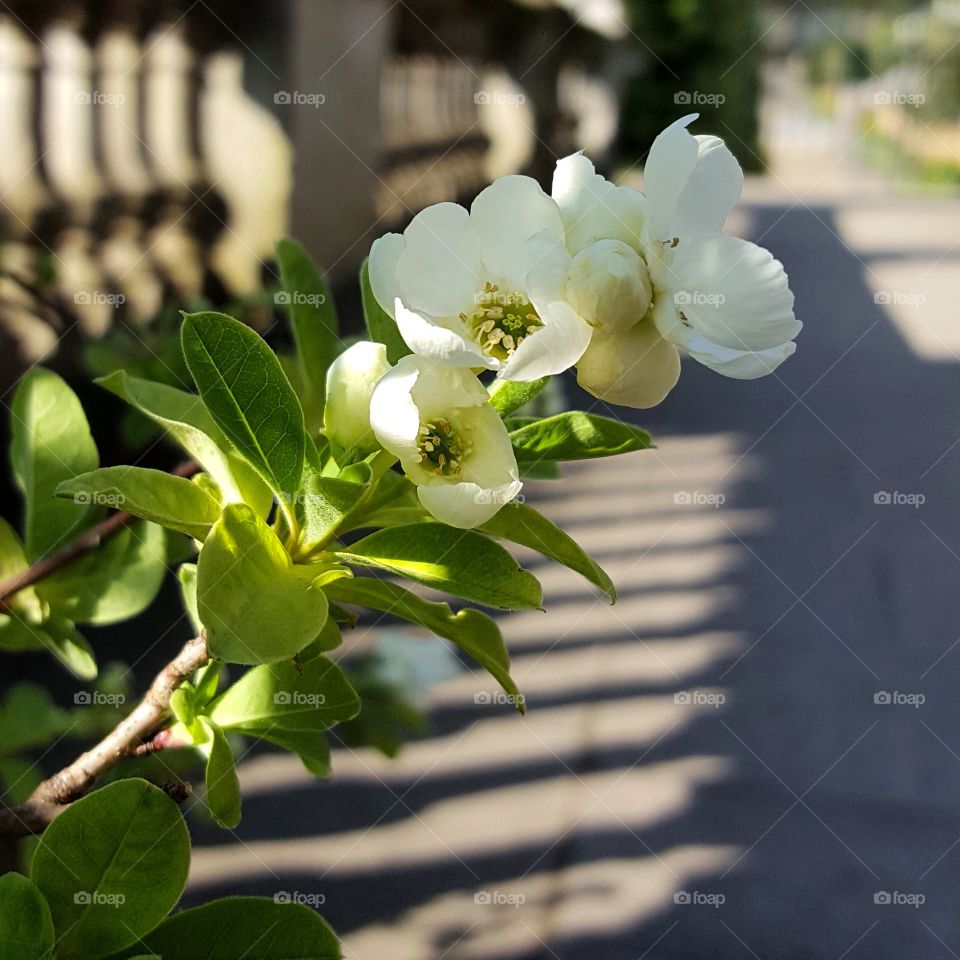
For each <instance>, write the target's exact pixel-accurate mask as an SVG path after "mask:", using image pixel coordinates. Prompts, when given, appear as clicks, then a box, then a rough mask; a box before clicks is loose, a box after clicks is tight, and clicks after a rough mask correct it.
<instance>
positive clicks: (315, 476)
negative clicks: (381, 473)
mask: <svg viewBox="0 0 960 960" xmlns="http://www.w3.org/2000/svg"><path fill="white" fill-rule="evenodd" d="M368 475H369V470H368ZM369 490H370V486H369V483H354V482H352V481H350V480H341V479H339V478H337V477H323V476H321V475H320V474H319V473H317V472H316V471H315V470H314V469H313V468H312V467H308V468H307V469H306V471H305V472H304V478H303V485H302V488H301V490H300V493H298V494H297V503H296V515H297V519H298V521H299V524H300V540H299V547H300V549H301V550H302V551H308V550H310V549H311V548H312V547H315V546H317V545H318V544H322V543H324V542H326V541H327V540H328V539H329V538H330V537H331V536H332V534H333V533H334V532H335V531H336V529H337V527H339V526H340V524H341V523H343V521H344V520H345V519H346V518H347V516H348V515H349V514H350V512H351V511H352V510H353V509H354V508H355V507H356V506H357V504H358V503H359V502H360V501H361V500H362V499H363V498H364V497H365V496H366V495H367V493H368V492H369Z"/></svg>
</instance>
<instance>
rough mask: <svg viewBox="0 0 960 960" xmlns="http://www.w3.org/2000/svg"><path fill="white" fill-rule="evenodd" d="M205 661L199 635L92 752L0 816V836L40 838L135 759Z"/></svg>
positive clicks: (203, 643) (203, 641)
mask: <svg viewBox="0 0 960 960" xmlns="http://www.w3.org/2000/svg"><path fill="white" fill-rule="evenodd" d="M209 661H210V654H209V652H208V651H207V638H206V634H205V633H204V631H202V630H201V631H200V635H199V636H197V637H194V638H193V639H192V640H190V641H189V642H188V643H186V644H185V645H184V647H183V649H182V650H181V651H180V653H178V654H177V656H176V657H175V658H174V659H173V660H171V661H170V663H168V664H167V665H166V666H165V667H164V668H163V670H161V671H160V673H158V674H157V676H156V677H155V678H154V681H153V683H152V684H151V685H150V689H149V690H148V691H147V692H146V694H145V695H144V697H143V699H142V700H141V701H140V703H139V704H137V706H136V707H134V709H133V711H132V712H131V713H129V714H128V715H127V716H126V717H125V718H124V719H123V720H121V721H120V723H119V724H117V726H116V727H114V728H113V730H111V731H110V733H108V734H107V735H106V736H105V737H104V738H103V739H102V740H101V741H100V742H99V743H98V744H97V745H96V746H95V747H93V748H92V749H90V750H88V751H87V752H86V753H84V754H82V755H81V756H79V757H77V759H76V760H74V761H73V763H71V764H70V765H69V766H66V767H64V768H63V769H62V770H61V771H60V772H59V773H55V774H54V775H53V776H52V777H50V778H49V779H47V780H44V781H43V783H41V784H40V786H38V787H37V789H36V790H34V791H33V793H31V794H30V796H29V797H28V798H27V800H26V801H25V802H24V803H22V804H20V805H19V806H16V807H11V808H8V809H5V810H0V834H6V835H12V836H27V835H28V834H31V833H41V832H42V831H43V830H44V828H45V827H46V826H47V825H48V824H49V823H50V822H51V821H52V820H53V819H54V818H55V817H56V816H58V815H59V814H60V813H62V812H63V810H64V808H65V807H66V806H67V805H68V804H69V803H71V802H73V801H74V800H76V799H77V798H79V797H81V796H82V795H83V794H84V793H86V792H87V790H89V789H90V787H91V786H92V785H93V783H94V781H95V780H96V779H97V777H99V776H101V775H102V774H104V773H106V772H107V771H108V770H110V769H111V768H112V767H114V766H116V764H117V763H119V762H120V761H121V760H123V759H124V758H125V757H129V756H132V755H134V754H136V753H137V750H138V748H139V747H140V745H141V744H142V743H143V742H144V741H145V740H147V739H148V738H150V737H152V736H153V734H154V733H156V731H157V729H158V728H159V727H160V726H161V725H162V724H163V723H164V722H165V721H166V720H167V719H168V718H169V717H170V698H171V697H172V696H173V692H174V691H175V690H176V689H177V688H178V687H179V686H180V685H181V684H182V683H183V682H184V681H185V680H187V679H188V678H189V677H190V676H191V675H192V674H193V673H194V671H195V670H198V669H199V668H200V667H202V666H204V665H205V664H207V663H208V662H209Z"/></svg>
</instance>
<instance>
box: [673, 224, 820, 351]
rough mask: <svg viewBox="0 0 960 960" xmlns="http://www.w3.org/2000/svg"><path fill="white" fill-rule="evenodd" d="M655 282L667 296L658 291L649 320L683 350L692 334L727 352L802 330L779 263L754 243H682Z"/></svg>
mask: <svg viewBox="0 0 960 960" xmlns="http://www.w3.org/2000/svg"><path fill="white" fill-rule="evenodd" d="M660 279H661V281H662V284H663V289H665V291H666V296H664V294H663V293H661V292H658V294H657V309H656V311H655V316H654V319H655V321H656V323H657V326H658V328H659V329H660V332H661V334H663V336H665V337H667V338H668V339H669V340H672V341H673V342H674V343H677V344H679V345H680V346H683V347H686V348H688V349H689V337H690V334H691V333H692V332H696V333H697V334H699V335H700V336H702V337H704V338H705V339H706V340H707V341H709V342H711V343H714V344H717V345H718V346H721V347H727V348H729V349H732V350H736V351H740V352H742V351H748V352H751V351H759V350H767V349H769V348H773V347H781V346H782V345H783V344H784V343H785V342H787V341H789V340H792V339H793V338H794V337H796V335H797V334H798V333H799V332H800V328H801V327H802V324H801V323H800V321H799V320H797V318H796V317H795V316H794V314H793V293H792V292H791V291H790V287H789V285H788V282H787V275H786V273H785V272H784V269H783V264H781V263H780V261H779V260H775V259H774V258H773V256H772V255H771V253H770V252H769V251H768V250H764V249H763V247H758V246H757V245H756V244H755V243H750V242H748V241H746V240H740V239H738V238H737V237H729V236H726V235H724V234H715V235H713V236H710V237H701V238H699V239H697V240H693V241H691V242H689V243H684V242H681V243H680V245H679V246H678V247H677V249H676V251H674V252H673V255H672V256H671V257H670V258H669V260H668V261H667V262H666V264H665V268H664V270H663V272H662V274H661V277H660ZM664 299H666V300H667V302H668V303H672V305H673V306H674V307H675V309H673V310H669V309H666V307H665V306H664V305H663V300H664ZM679 311H682V313H683V315H684V316H685V317H686V319H687V323H688V324H689V325H690V326H687V325H685V324H684V323H683V322H682V320H681V319H680V317H679V313H678V312H679ZM691 328H692V329H691Z"/></svg>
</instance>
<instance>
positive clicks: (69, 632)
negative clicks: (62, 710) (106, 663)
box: [36, 617, 98, 680]
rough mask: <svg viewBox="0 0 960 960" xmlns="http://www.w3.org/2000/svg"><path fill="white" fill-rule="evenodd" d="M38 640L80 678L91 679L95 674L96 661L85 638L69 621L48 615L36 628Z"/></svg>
mask: <svg viewBox="0 0 960 960" xmlns="http://www.w3.org/2000/svg"><path fill="white" fill-rule="evenodd" d="M36 636H37V638H38V639H39V640H40V642H41V643H42V644H43V645H44V646H45V647H46V648H47V649H48V650H49V651H50V653H52V654H53V655H54V657H56V658H57V660H59V661H60V663H62V664H63V666H65V667H66V668H67V669H68V670H69V671H70V672H71V673H72V674H73V675H74V676H75V677H77V678H78V679H80V680H92V679H93V678H94V677H96V675H97V672H98V671H97V661H96V658H95V657H94V655H93V648H92V647H91V646H90V644H89V643H88V642H87V640H86V638H85V637H84V636H83V635H82V634H81V633H80V632H79V631H78V630H77V628H76V627H75V626H74V625H73V624H72V623H71V622H70V621H69V620H64V619H62V618H61V617H49V618H48V619H47V620H44V622H43V625H42V626H40V627H38V628H36Z"/></svg>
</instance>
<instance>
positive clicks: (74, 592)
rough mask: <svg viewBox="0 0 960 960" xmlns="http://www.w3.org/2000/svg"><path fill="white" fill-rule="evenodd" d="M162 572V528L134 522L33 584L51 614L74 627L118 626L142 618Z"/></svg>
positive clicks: (164, 566)
mask: <svg viewBox="0 0 960 960" xmlns="http://www.w3.org/2000/svg"><path fill="white" fill-rule="evenodd" d="M166 569H167V546H166V537H165V535H164V532H163V528H162V527H158V526H157V525H156V524H153V523H145V522H143V521H137V522H136V523H132V524H130V525H129V526H127V527H125V528H124V529H123V530H121V531H120V532H119V533H116V534H114V535H113V536H112V537H110V539H109V540H107V542H106V543H105V544H104V545H103V546H102V547H100V548H99V549H97V550H94V551H93V552H92V553H88V554H87V555H86V556H84V557H81V558H80V559H78V560H75V561H74V562H73V563H71V564H68V565H67V566H66V567H64V568H63V569H61V570H58V571H57V572H56V573H54V574H52V575H51V576H49V577H46V578H44V579H43V580H42V581H40V583H38V584H37V588H36V589H37V595H38V596H39V597H40V599H41V600H43V601H44V602H45V603H48V604H49V605H50V609H51V610H52V611H53V612H54V613H56V614H59V615H60V616H62V617H68V618H69V619H70V620H73V621H75V622H77V623H92V624H96V625H98V626H100V625H104V624H109V623H118V622H119V621H121V620H128V619H129V618H130V617H135V616H136V615H137V614H138V613H142V612H143V611H144V610H145V609H146V608H147V607H148V606H149V605H150V604H151V603H152V602H153V599H154V597H156V595H157V592H158V591H159V590H160V585H161V584H162V582H163V576H164V573H165V572H166Z"/></svg>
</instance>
